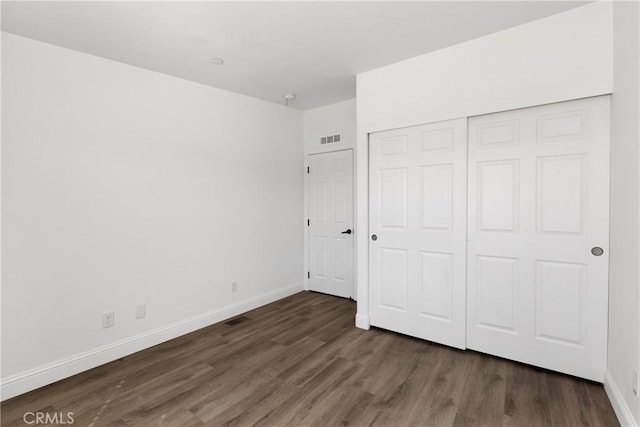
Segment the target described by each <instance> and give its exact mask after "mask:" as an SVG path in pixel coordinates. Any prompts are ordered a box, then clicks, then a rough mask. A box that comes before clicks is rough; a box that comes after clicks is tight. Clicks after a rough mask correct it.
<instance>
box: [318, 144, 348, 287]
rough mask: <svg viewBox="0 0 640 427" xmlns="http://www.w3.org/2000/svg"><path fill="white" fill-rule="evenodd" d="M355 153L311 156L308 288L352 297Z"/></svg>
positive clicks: (346, 152)
mask: <svg viewBox="0 0 640 427" xmlns="http://www.w3.org/2000/svg"><path fill="white" fill-rule="evenodd" d="M353 236H354V234H353V151H352V150H343V151H335V152H331V153H324V154H313V155H311V156H309V268H310V271H309V288H310V289H311V290H312V291H318V292H324V293H326V294H331V295H336V296H339V297H344V298H350V297H352V296H353Z"/></svg>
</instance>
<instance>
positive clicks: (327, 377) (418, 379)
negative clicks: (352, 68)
mask: <svg viewBox="0 0 640 427" xmlns="http://www.w3.org/2000/svg"><path fill="white" fill-rule="evenodd" d="M354 317H355V303H354V302H353V301H350V300H346V299H342V298H336V297H331V296H328V295H323V294H319V293H314V292H301V293H299V294H296V295H293V296H291V297H289V298H285V299H282V300H280V301H276V302H274V303H272V304H269V305H267V306H264V307H260V308H258V309H256V310H252V311H250V312H248V313H245V314H244V315H243V316H242V318H238V319H235V320H234V321H232V322H221V323H217V324H215V325H211V326H209V327H206V328H203V329H200V330H198V331H195V332H193V333H191V334H188V335H185V336H182V337H179V338H177V339H175V340H171V341H168V342H165V343H163V344H160V345H157V346H155V347H152V348H149V349H147V350H144V351H141V352H138V353H135V354H132V355H130V356H127V357H125V358H123V359H120V360H117V361H114V362H111V363H108V364H106V365H103V366H100V367H98V368H95V369H92V370H90V371H87V372H84V373H82V374H79V375H76V376H73V377H70V378H67V379H65V380H62V381H59V382H57V383H55V384H51V385H48V386H46V387H43V388H41V389H39V390H34V391H33V392H30V393H27V394H24V395H22V396H18V397H16V398H13V399H10V400H7V401H5V402H2V405H1V409H2V426H25V425H26V424H25V423H24V422H23V420H22V417H23V415H24V413H25V412H27V411H31V412H37V411H42V412H49V413H53V412H63V413H64V412H67V411H73V412H74V416H75V419H76V423H75V425H82V426H90V427H99V426H145V427H146V426H193V427H202V426H242V427H244V426H253V425H257V426H267V427H272V426H277V427H280V426H288V425H290V426H299V425H308V426H322V427H326V426H337V425H353V426H369V425H378V426H393V427H398V426H427V425H428V426H454V425H455V426H482V425H487V426H499V425H503V426H578V425H580V426H615V425H618V423H617V419H616V417H615V414H614V412H613V410H612V408H611V404H610V403H609V401H608V399H607V397H606V395H605V393H604V390H603V387H602V385H601V384H596V383H593V382H589V381H584V380H580V379H577V378H573V377H569V376H566V375H561V374H556V373H553V372H549V371H545V370H540V369H536V368H533V367H530V366H527V365H522V364H518V363H513V362H510V361H507V360H504V359H500V358H496V357H492V356H488V355H484V354H480V353H476V352H473V351H461V350H456V349H451V348H448V347H445V346H441V345H438V344H434V343H429V342H427V341H421V340H417V339H415V338H410V337H407V336H403V335H399V334H396V333H392V332H388V331H384V330H381V329H376V328H372V329H371V330H369V331H364V330H361V329H357V328H355V327H354V323H353V321H354Z"/></svg>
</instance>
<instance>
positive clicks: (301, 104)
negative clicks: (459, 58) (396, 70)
mask: <svg viewBox="0 0 640 427" xmlns="http://www.w3.org/2000/svg"><path fill="white" fill-rule="evenodd" d="M583 4H584V2H576V1H525V2H520V1H508V2H507V1H497V2H487V1H470V2H459V1H448V2H446V1H440V2H435V1H429V2H399V1H386V2H326V1H320V2H184V1H176V2H155V1H143V2H140V1H131V2H130V1H125V2H94V1H68V2H55V1H42V2H26V1H22V2H18V1H14V2H12V1H3V2H2V30H3V31H8V32H10V33H14V34H18V35H22V36H25V37H30V38H33V39H36V40H41V41H44V42H47V43H52V44H55V45H59V46H63V47H67V48H70V49H74V50H78V51H81V52H85V53H89V54H92V55H97V56H101V57H104V58H109V59H113V60H115V61H119V62H124V63H126V64H131V65H135V66H138V67H142V68H146V69H149V70H154V71H158V72H161V73H165V74H169V75H172V76H176V77H181V78H184V79H188V80H193V81H195V82H200V83H204V84H207V85H211V86H215V87H218V88H222V89H227V90H230V91H233V92H238V93H242V94H246V95H250V96H254V97H257V98H262V99H265V100H268V101H272V102H278V103H282V102H283V99H282V95H283V94H285V93H287V92H295V93H296V95H297V99H296V100H295V101H294V102H293V103H292V106H294V107H296V108H300V109H309V108H314V107H318V106H321V105H326V104H331V103H333V102H338V101H341V100H345V99H349V98H353V97H355V94H356V84H355V83H356V82H355V75H356V73H359V72H363V71H367V70H371V69H374V68H377V67H380V66H383V65H387V64H391V63H394V62H397V61H400V60H403V59H407V58H411V57H413V56H417V55H420V54H424V53H427V52H431V51H434V50H437V49H441V48H443V47H447V46H451V45H454V44H456V43H460V42H464V41H466V40H471V39H473V38H477V37H480V36H483V35H486V34H490V33H493V32H496V31H500V30H503V29H506V28H510V27H514V26H516V25H520V24H523V23H526V22H529V21H532V20H536V19H539V18H542V17H545V16H549V15H553V14H555V13H559V12H562V11H564V10H567V9H571V8H574V7H577V6H581V5H583ZM214 57H220V58H224V61H225V64H224V65H223V66H216V65H213V64H212V63H211V59H212V58H214Z"/></svg>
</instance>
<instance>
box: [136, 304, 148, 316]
mask: <svg viewBox="0 0 640 427" xmlns="http://www.w3.org/2000/svg"><path fill="white" fill-rule="evenodd" d="M146 316H147V304H138V305H136V319H144V318H145V317H146Z"/></svg>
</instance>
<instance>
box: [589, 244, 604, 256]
mask: <svg viewBox="0 0 640 427" xmlns="http://www.w3.org/2000/svg"><path fill="white" fill-rule="evenodd" d="M591 253H592V254H593V255H594V256H600V255H602V254H603V253H604V250H603V249H602V248H601V247H600V246H594V247H593V248H591Z"/></svg>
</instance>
